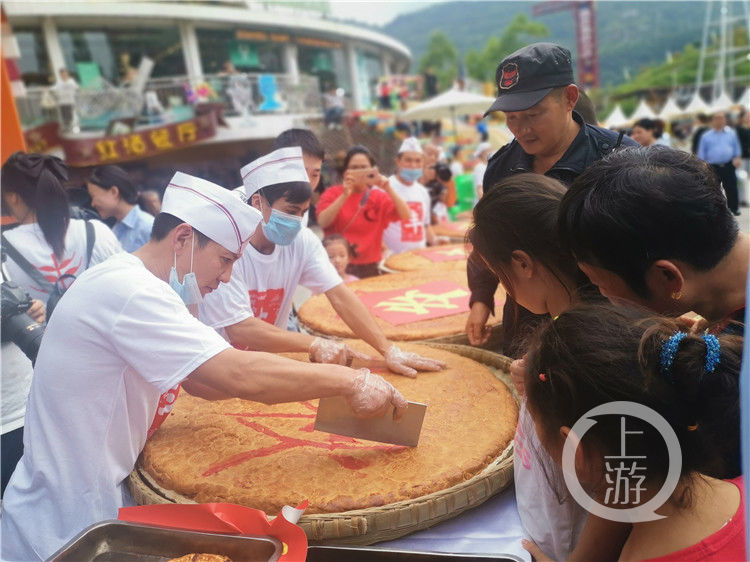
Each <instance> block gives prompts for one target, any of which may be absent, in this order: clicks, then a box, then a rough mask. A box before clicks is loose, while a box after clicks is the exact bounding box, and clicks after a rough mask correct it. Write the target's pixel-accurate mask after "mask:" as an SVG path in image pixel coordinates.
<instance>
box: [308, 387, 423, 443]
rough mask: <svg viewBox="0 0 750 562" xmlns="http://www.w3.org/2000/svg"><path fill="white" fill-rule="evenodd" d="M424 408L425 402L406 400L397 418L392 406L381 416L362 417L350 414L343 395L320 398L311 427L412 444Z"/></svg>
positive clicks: (371, 439) (374, 439) (377, 439)
mask: <svg viewBox="0 0 750 562" xmlns="http://www.w3.org/2000/svg"><path fill="white" fill-rule="evenodd" d="M426 411H427V405H426V404H420V403H419V402H409V407H408V408H407V409H406V412H404V416H403V417H402V418H401V419H400V420H399V421H393V407H391V408H390V409H389V410H388V411H387V412H386V414H385V415H384V416H383V417H382V418H368V419H362V418H358V417H357V416H356V415H354V412H353V411H352V409H351V408H350V407H349V404H348V402H347V401H346V399H345V398H343V397H341V396H332V397H330V398H321V399H320V405H319V406H318V415H317V416H316V418H315V429H317V430H318V431H327V432H328V433H336V434H337V435H346V436H348V437H356V438H357V439H367V440H368V441H379V442H381V443H393V444H394V445H404V446H406V447H416V446H417V443H419V434H420V432H421V431H422V422H423V421H424V415H425V412H426Z"/></svg>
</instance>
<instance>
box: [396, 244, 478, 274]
mask: <svg viewBox="0 0 750 562" xmlns="http://www.w3.org/2000/svg"><path fill="white" fill-rule="evenodd" d="M430 252H437V253H441V252H455V253H456V254H457V256H456V257H458V256H461V257H460V259H450V260H446V261H432V260H431V259H430V258H429V257H427V256H426V255H424V254H425V253H427V254H429V253H430ZM468 257H469V255H468V253H467V252H466V245H465V244H447V245H444V246H430V247H428V248H420V249H419V250H411V251H409V252H401V253H399V254H391V255H390V256H388V258H387V259H386V260H385V263H384V264H383V268H382V269H383V270H384V271H387V272H388V273H397V272H402V271H423V270H427V271H434V270H443V269H451V270H453V269H455V270H459V271H466V260H467V259H468Z"/></svg>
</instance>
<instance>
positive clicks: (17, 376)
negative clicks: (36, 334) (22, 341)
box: [0, 342, 34, 435]
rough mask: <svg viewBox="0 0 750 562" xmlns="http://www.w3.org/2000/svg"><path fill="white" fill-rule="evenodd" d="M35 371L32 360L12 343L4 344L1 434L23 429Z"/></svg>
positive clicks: (0, 375) (0, 389) (1, 375)
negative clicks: (27, 399)
mask: <svg viewBox="0 0 750 562" xmlns="http://www.w3.org/2000/svg"><path fill="white" fill-rule="evenodd" d="M33 372H34V369H33V368H32V366H31V360H29V358H28V357H26V354H25V353H24V352H23V351H21V349H20V348H19V347H18V346H17V345H16V344H14V343H12V342H3V344H2V365H0V377H1V378H0V380H1V381H2V382H1V383H0V384H2V386H0V398H2V405H0V410H2V412H1V413H2V415H0V433H2V434H3V435H5V434H6V433H8V432H10V431H13V430H14V429H18V428H19V427H23V416H24V414H25V413H26V398H28V396H29V387H30V386H31V375H32V374H33Z"/></svg>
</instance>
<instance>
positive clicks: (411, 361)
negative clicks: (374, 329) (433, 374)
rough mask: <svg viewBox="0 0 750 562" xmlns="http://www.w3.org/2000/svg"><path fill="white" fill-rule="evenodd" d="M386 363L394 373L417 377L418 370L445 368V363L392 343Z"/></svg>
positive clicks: (386, 353)
mask: <svg viewBox="0 0 750 562" xmlns="http://www.w3.org/2000/svg"><path fill="white" fill-rule="evenodd" d="M385 363H386V365H388V368H389V369H390V370H391V371H393V372H394V373H398V374H399V375H404V376H407V377H411V378H415V377H416V376H417V371H440V370H442V369H445V363H443V362H442V361H437V360H436V359H428V358H427V357H422V356H421V355H418V354H416V353H412V352H409V351H402V350H401V349H399V348H398V347H397V346H395V345H392V346H391V347H389V348H388V351H386V352H385Z"/></svg>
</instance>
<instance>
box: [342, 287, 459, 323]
mask: <svg viewBox="0 0 750 562" xmlns="http://www.w3.org/2000/svg"><path fill="white" fill-rule="evenodd" d="M357 296H358V297H359V298H360V300H362V302H363V303H364V304H365V306H366V307H367V308H368V309H369V310H370V312H372V313H373V314H374V315H375V316H377V317H378V318H381V319H383V320H385V321H386V322H388V323H389V324H392V325H393V326H400V325H401V324H408V323H410V322H419V321H421V320H429V319H431V318H441V317H443V316H452V315H454V314H462V313H464V312H468V311H469V296H470V293H469V290H468V289H467V288H466V287H465V286H461V285H459V284H458V283H454V282H452V281H435V282H432V283H426V284H424V285H418V286H416V287H408V288H404V289H394V290H391V291H378V292H373V293H364V292H358V293H357Z"/></svg>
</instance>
